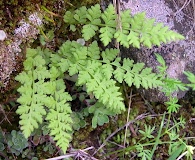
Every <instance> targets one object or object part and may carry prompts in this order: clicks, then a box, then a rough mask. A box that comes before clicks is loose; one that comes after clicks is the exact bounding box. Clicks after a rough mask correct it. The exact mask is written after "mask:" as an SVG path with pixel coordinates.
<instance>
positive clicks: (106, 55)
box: [102, 48, 120, 62]
mask: <svg viewBox="0 0 195 160" xmlns="http://www.w3.org/2000/svg"><path fill="white" fill-rule="evenodd" d="M119 52H120V51H119V50H118V49H113V48H112V49H108V48H106V50H105V51H103V52H102V58H103V62H110V61H113V60H115V58H116V57H117V55H118V54H119Z"/></svg>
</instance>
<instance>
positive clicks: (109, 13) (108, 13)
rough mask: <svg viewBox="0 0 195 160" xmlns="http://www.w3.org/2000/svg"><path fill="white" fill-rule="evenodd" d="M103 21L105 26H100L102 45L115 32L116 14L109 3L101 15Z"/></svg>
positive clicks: (107, 42)
mask: <svg viewBox="0 0 195 160" xmlns="http://www.w3.org/2000/svg"><path fill="white" fill-rule="evenodd" d="M101 18H102V19H103V21H104V23H105V25H106V26H105V27H102V28H100V39H101V41H102V42H103V44H104V46H107V45H108V44H109V43H110V42H111V39H112V38H113V37H114V33H115V32H116V14H115V9H114V6H113V5H109V6H108V8H107V9H106V10H105V11H104V13H103V14H102V15H101Z"/></svg>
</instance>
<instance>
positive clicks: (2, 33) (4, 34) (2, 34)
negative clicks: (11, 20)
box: [0, 30, 7, 41]
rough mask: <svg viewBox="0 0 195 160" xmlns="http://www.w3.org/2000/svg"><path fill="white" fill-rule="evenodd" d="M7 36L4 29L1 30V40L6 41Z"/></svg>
mask: <svg viewBox="0 0 195 160" xmlns="http://www.w3.org/2000/svg"><path fill="white" fill-rule="evenodd" d="M6 37H7V35H6V33H5V32H4V31H3V30H0V41H4V40H5V38H6Z"/></svg>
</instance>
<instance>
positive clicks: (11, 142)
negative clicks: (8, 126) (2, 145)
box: [6, 130, 28, 156]
mask: <svg viewBox="0 0 195 160" xmlns="http://www.w3.org/2000/svg"><path fill="white" fill-rule="evenodd" d="M6 139H7V145H8V148H9V151H10V152H11V153H13V154H15V155H16V156H18V155H20V154H22V152H23V150H24V149H25V148H26V147H28V140H27V139H26V138H25V137H24V135H23V134H22V133H21V132H20V131H15V130H12V132H11V134H9V135H7V137H6Z"/></svg>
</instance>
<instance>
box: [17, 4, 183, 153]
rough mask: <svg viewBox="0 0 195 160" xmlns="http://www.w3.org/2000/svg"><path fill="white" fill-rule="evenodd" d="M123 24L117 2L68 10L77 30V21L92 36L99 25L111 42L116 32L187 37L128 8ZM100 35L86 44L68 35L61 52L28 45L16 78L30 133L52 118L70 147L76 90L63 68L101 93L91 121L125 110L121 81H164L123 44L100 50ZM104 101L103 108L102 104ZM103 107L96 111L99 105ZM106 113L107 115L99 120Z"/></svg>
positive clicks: (119, 36) (141, 39) (136, 38)
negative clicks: (124, 54) (124, 55)
mask: <svg viewBox="0 0 195 160" xmlns="http://www.w3.org/2000/svg"><path fill="white" fill-rule="evenodd" d="M120 16H121V18H120V19H121V28H116V14H115V10H114V7H113V6H112V5H109V6H108V8H107V9H106V10H105V11H103V12H102V11H101V10H100V6H99V5H95V6H92V7H91V8H89V9H87V8H86V7H81V8H80V9H77V10H75V11H73V12H70V11H67V12H66V14H65V16H64V20H65V22H67V23H69V24H70V29H71V30H72V31H75V30H76V29H77V28H76V24H80V25H81V26H82V25H83V27H82V36H83V38H84V39H85V40H86V41H87V40H89V39H91V38H92V37H93V36H94V35H95V34H96V32H97V31H99V37H100V40H101V41H102V42H103V44H104V45H105V46H106V45H107V44H108V43H109V42H111V40H112V39H113V38H116V40H117V41H118V42H120V44H121V45H124V46H126V47H129V45H133V46H135V47H137V48H139V47H140V44H141V43H142V44H143V45H145V46H148V47H151V46H152V45H153V44H154V45H160V42H167V41H169V40H175V39H182V38H183V37H182V36H181V35H179V34H177V33H175V32H173V31H169V30H168V28H166V27H163V26H162V25H161V24H157V25H156V26H154V20H146V19H145V15H144V14H137V15H135V16H134V17H131V16H130V12H129V11H123V12H121V15H120ZM100 49H101V48H100V47H99V46H98V43H97V41H92V43H91V44H88V45H86V46H85V45H82V44H80V43H78V42H76V41H66V42H64V43H63V44H62V46H61V47H60V48H59V51H57V52H56V53H51V52H50V51H49V50H48V49H45V50H41V49H40V48H37V49H28V50H27V53H26V60H25V61H24V70H23V72H22V73H20V74H19V75H18V76H16V80H17V81H19V82H20V83H21V86H20V87H19V89H18V92H19V93H20V94H21V96H20V98H19V99H18V102H19V103H20V106H19V108H18V109H17V113H18V114H19V115H20V119H21V120H20V125H21V130H22V131H23V134H24V136H25V137H26V138H27V137H29V136H30V135H31V133H32V132H33V131H34V129H35V128H38V126H39V124H40V123H42V122H43V121H44V120H46V121H47V123H48V126H47V127H48V129H49V130H50V135H51V136H53V137H54V140H56V141H57V145H58V146H59V147H60V148H61V149H62V151H63V152H66V150H67V147H68V145H69V142H70V140H71V134H72V132H73V131H72V126H73V122H72V119H71V113H72V110H71V107H70V105H69V103H68V102H69V101H71V100H72V98H71V96H70V95H69V94H68V93H67V92H66V91H65V89H66V86H65V83H64V79H63V77H64V73H68V74H69V75H70V76H73V75H77V76H78V78H77V80H76V85H77V86H85V87H84V88H86V92H87V93H88V94H89V95H93V96H94V97H95V98H96V104H94V105H93V106H91V109H89V113H94V117H93V118H92V126H93V127H96V126H97V124H99V125H102V124H103V123H104V122H107V121H108V116H110V115H114V114H119V113H121V112H123V111H125V104H124V102H123V95H122V93H121V91H120V88H119V85H118V84H119V83H122V82H125V83H126V84H127V85H128V86H132V85H135V86H136V87H137V88H139V87H140V86H142V87H143V88H145V89H148V88H156V87H158V86H162V85H163V80H162V78H161V77H162V76H161V77H159V75H157V74H155V73H152V69H151V68H146V67H144V64H143V63H134V61H133V60H130V59H123V60H121V58H120V57H118V53H119V50H118V49H112V48H111V49H108V48H107V49H105V50H100ZM100 107H102V108H103V109H99V108H100ZM98 109H99V110H101V112H97V111H95V110H98ZM98 116H101V117H103V119H104V120H103V121H99V120H98Z"/></svg>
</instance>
